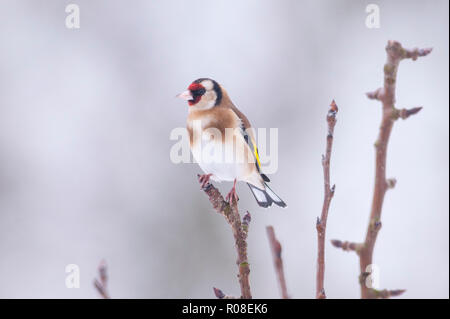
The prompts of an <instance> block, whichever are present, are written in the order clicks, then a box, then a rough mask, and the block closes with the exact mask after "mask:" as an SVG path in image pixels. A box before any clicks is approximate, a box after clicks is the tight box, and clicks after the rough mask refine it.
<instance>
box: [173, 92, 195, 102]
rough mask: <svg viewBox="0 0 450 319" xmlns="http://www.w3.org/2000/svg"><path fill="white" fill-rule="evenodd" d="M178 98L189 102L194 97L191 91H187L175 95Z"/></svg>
mask: <svg viewBox="0 0 450 319" xmlns="http://www.w3.org/2000/svg"><path fill="white" fill-rule="evenodd" d="M177 97H178V98H180V99H183V100H185V101H191V100H193V99H194V97H193V96H192V94H191V91H189V90H187V91H184V92H183V93H180V94H178V95H177Z"/></svg>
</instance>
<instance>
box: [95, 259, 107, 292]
mask: <svg viewBox="0 0 450 319" xmlns="http://www.w3.org/2000/svg"><path fill="white" fill-rule="evenodd" d="M98 274H99V278H100V279H97V278H95V279H94V286H95V288H96V289H97V291H98V293H99V294H100V296H102V298H103V299H110V296H109V293H108V289H107V286H108V274H107V265H106V262H105V261H104V260H102V261H101V262H100V265H99V266H98Z"/></svg>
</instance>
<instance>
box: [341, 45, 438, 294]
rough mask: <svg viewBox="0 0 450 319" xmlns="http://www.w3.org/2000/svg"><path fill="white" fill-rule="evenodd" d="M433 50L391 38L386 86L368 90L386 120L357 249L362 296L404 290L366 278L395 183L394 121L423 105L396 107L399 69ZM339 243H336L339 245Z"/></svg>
mask: <svg viewBox="0 0 450 319" xmlns="http://www.w3.org/2000/svg"><path fill="white" fill-rule="evenodd" d="M431 50H432V49H417V48H416V49H412V50H407V49H404V48H403V47H402V46H401V44H400V43H399V42H396V41H389V42H388V44H387V46H386V52H387V61H386V64H385V65H384V86H383V88H380V89H377V90H376V91H374V92H371V93H367V97H368V98H370V99H376V100H379V101H381V103H382V106H383V107H382V110H383V115H382V120H381V126H380V132H379V135H378V139H377V142H376V143H375V148H376V168H375V188H374V192H373V199H372V208H371V212H370V220H369V225H368V227H367V233H366V238H365V240H364V243H362V244H361V245H360V249H358V250H356V249H355V251H356V252H357V253H358V255H359V264H360V271H361V275H360V284H361V297H362V298H389V297H391V296H398V295H400V294H401V293H403V292H404V290H392V291H389V290H382V291H378V290H375V289H372V288H370V287H367V285H366V279H367V277H368V276H370V272H367V269H368V266H369V265H371V264H372V260H373V250H374V247H375V242H376V239H377V235H378V232H379V230H380V228H381V221H380V220H381V211H382V207H383V201H384V195H385V194H386V191H387V190H388V189H389V188H392V187H394V186H395V180H394V179H386V155H387V146H388V142H389V137H390V134H391V130H392V127H393V125H394V122H395V121H396V120H397V119H399V118H402V119H407V118H408V117H409V116H411V115H414V114H417V113H418V112H419V111H420V110H421V109H422V108H421V107H415V108H412V109H409V110H408V109H402V110H399V109H397V108H396V107H395V102H396V101H395V87H396V82H397V70H398V66H399V64H400V61H402V60H403V59H412V60H416V59H417V58H418V57H422V56H426V55H428V54H429V53H430V52H431ZM335 246H336V245H335Z"/></svg>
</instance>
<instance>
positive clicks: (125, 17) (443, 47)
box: [0, 0, 449, 298]
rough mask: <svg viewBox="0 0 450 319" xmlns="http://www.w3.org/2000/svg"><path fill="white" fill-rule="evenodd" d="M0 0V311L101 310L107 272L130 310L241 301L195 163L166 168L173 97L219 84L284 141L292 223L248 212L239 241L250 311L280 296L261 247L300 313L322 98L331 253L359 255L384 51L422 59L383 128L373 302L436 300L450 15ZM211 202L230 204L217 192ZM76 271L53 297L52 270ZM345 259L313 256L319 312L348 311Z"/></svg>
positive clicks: (317, 183)
mask: <svg viewBox="0 0 450 319" xmlns="http://www.w3.org/2000/svg"><path fill="white" fill-rule="evenodd" d="M72 2H73V3H77V4H79V5H80V9H81V28H80V29H79V30H68V29H66V27H65V23H64V20H65V17H66V13H65V12H64V9H65V6H66V5H67V4H68V3H70V2H68V1H50V0H48V1H47V0H43V1H24V0H21V1H12V0H11V1H5V0H1V1H0V45H1V48H0V297H6V298H18V297H27V298H29V297H31V298H46V297H57V298H81V297H83V298H96V297H97V294H96V291H95V290H94V289H93V287H92V280H93V278H94V276H95V275H96V267H97V265H98V263H99V261H100V260H101V259H102V258H105V259H106V260H107V262H108V264H109V272H110V293H111V295H112V296H113V297H124V298H134V297H137V298H169V297H175V298H185V297H189V298H200V297H204V298H209V297H213V293H212V288H211V287H212V286H216V287H220V288H221V289H223V290H224V291H225V292H228V293H230V294H235V295H236V294H238V292H239V286H238V283H237V280H236V265H235V258H236V257H235V250H234V248H233V240H232V236H231V232H230V229H229V227H228V225H227V224H226V223H225V222H224V220H223V218H221V216H219V215H217V214H216V213H214V212H213V211H212V209H211V206H210V204H209V202H208V200H207V197H206V196H205V195H204V194H203V193H202V192H200V191H199V186H198V184H197V181H196V178H195V175H196V174H197V173H198V172H200V169H199V168H198V167H197V166H196V165H194V164H183V165H174V164H172V163H171V161H170V160H169V150H170V147H171V146H172V145H173V143H174V142H172V141H170V140H169V133H170V131H171V130H172V129H173V128H175V127H180V126H181V127H182V126H184V123H185V118H186V114H187V106H186V105H185V104H184V103H183V102H181V101H179V100H176V99H174V95H175V94H176V93H179V92H180V91H181V90H183V89H184V88H186V87H187V85H188V84H189V83H190V82H191V81H192V80H194V79H196V78H198V77H204V76H208V77H212V78H214V79H216V80H217V81H219V82H220V83H222V84H223V85H224V86H225V87H226V88H227V89H228V91H229V92H230V95H231V96H232V98H233V100H234V102H235V103H236V104H237V105H238V106H239V107H240V108H241V109H242V110H243V111H244V112H245V113H246V114H247V115H248V116H249V118H250V119H251V121H252V122H253V125H254V126H256V127H267V128H268V127H277V128H279V137H280V140H279V163H280V165H279V170H278V172H277V173H276V174H275V175H272V176H271V177H272V181H273V183H272V185H273V189H274V190H275V191H276V192H278V193H279V194H280V196H282V197H283V198H284V199H285V200H286V202H287V203H288V204H289V208H288V209H287V210H281V209H278V208H273V209H271V210H263V209H261V208H259V207H257V205H256V203H255V202H254V200H253V199H252V197H251V194H250V193H249V191H248V189H247V186H245V185H240V187H239V189H238V191H239V195H240V197H241V201H240V207H241V209H248V210H250V211H251V212H252V214H253V221H252V223H251V226H250V227H251V228H250V237H249V258H250V263H251V284H252V288H253V295H254V296H255V297H269V298H277V297H278V296H279V292H278V287H277V282H276V277H275V273H274V271H273V265H272V260H271V255H270V250H269V247H268V242H267V238H266V234H265V226H266V225H269V224H270V225H274V227H275V230H276V233H277V235H278V237H279V239H280V241H281V243H282V244H283V249H284V250H283V255H284V262H285V270H286V277H287V283H288V289H289V292H290V294H291V295H292V297H294V298H312V297H314V289H315V267H316V263H315V258H316V230H315V220H316V217H317V216H318V215H319V214H320V210H321V206H322V198H323V179H322V167H321V164H320V156H321V154H322V152H323V150H324V147H325V134H326V123H325V114H326V111H327V108H328V104H329V103H330V101H331V99H332V98H335V99H336V101H337V103H338V105H339V107H340V112H339V115H338V124H337V127H336V135H335V145H334V146H335V148H334V151H333V158H332V182H333V183H336V185H337V190H336V196H335V198H334V199H333V202H332V204H331V210H330V216H329V225H328V229H327V238H328V239H331V238H340V239H349V240H352V241H358V240H362V239H363V236H364V234H365V229H366V224H367V220H368V214H369V209H370V202H371V194H372V186H373V177H374V148H373V143H374V141H375V139H376V135H377V133H378V126H379V120H380V114H381V112H380V105H379V103H377V102H374V101H369V100H368V99H367V98H366V97H365V95H364V93H365V92H366V91H369V90H373V89H376V88H377V87H379V86H380V85H381V84H382V76H383V75H382V68H383V63H384V61H385V51H384V47H385V44H386V42H387V40H389V39H396V40H399V41H401V43H402V44H403V45H404V46H405V47H414V46H419V47H428V46H432V47H434V51H433V53H432V54H431V55H430V56H429V57H427V58H424V59H420V60H418V61H416V62H414V63H413V62H411V61H405V62H402V64H401V67H400V71H399V76H398V95H397V96H398V106H399V107H411V106H416V105H424V110H423V111H422V112H421V113H420V114H418V115H417V116H414V117H413V118H410V119H409V120H408V121H399V122H398V123H396V125H395V128H394V131H393V134H392V138H391V141H390V145H389V154H388V155H389V156H388V167H387V171H388V175H389V176H392V177H396V178H397V179H398V183H397V187H396V188H395V190H393V191H389V193H388V194H387V196H386V200H385V205H384V211H383V218H382V221H383V229H382V230H381V232H380V236H379V240H378V242H377V245H376V251H375V262H376V264H377V265H378V266H379V267H380V271H381V273H380V275H381V286H382V288H405V289H407V292H406V293H405V294H404V297H405V298H432V297H437V298H448V296H449V294H448V291H449V277H448V276H449V254H448V252H449V226H448V225H449V220H448V212H449V197H448V191H449V179H448V176H449V175H448V174H449V170H448V167H449V148H448V143H449V122H448V115H449V114H448V113H449V112H448V111H449V94H448V92H449V91H448V85H449V76H448V75H449V73H448V67H449V65H448V57H449V42H448V36H449V34H448V27H449V16H448V9H449V8H448V1H437V0H436V1H395V2H394V1H372V2H373V3H377V4H379V5H380V9H381V28H380V29H368V28H366V26H365V18H366V13H365V7H366V5H367V4H368V3H370V2H368V1H350V0H347V1H343V0H341V1H331V0H330V1H294V0H291V1H288V0H286V1H269V0H266V1H256V0H254V1H225V0H223V1H219V0H215V1H206V0H202V1H200V0H199V1H194V0H192V1H164V2H163V1H132V2H127V1H100V0H99V1H82V0H77V1H72ZM220 187H221V189H223V190H224V191H225V190H228V189H229V188H230V185H229V184H223V185H221V186H220ZM70 263H75V264H78V265H79V266H80V269H81V288H80V289H67V288H65V284H64V282H65V276H66V274H65V272H64V268H65V266H66V265H67V264H70ZM357 277H358V260H357V257H356V256H355V255H354V254H349V253H344V252H342V251H338V250H336V249H334V248H333V247H331V245H330V243H329V241H327V246H326V282H325V287H326V290H327V295H328V297H330V298H357V297H359V286H358V280H357Z"/></svg>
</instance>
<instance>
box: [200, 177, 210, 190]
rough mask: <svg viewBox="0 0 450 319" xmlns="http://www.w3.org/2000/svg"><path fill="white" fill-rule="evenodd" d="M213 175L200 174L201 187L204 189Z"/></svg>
mask: <svg viewBox="0 0 450 319" xmlns="http://www.w3.org/2000/svg"><path fill="white" fill-rule="evenodd" d="M211 176H212V174H203V175H198V181H199V182H200V187H201V188H202V189H203V188H205V187H206V186H207V185H208V183H209V179H210V178H211Z"/></svg>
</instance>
